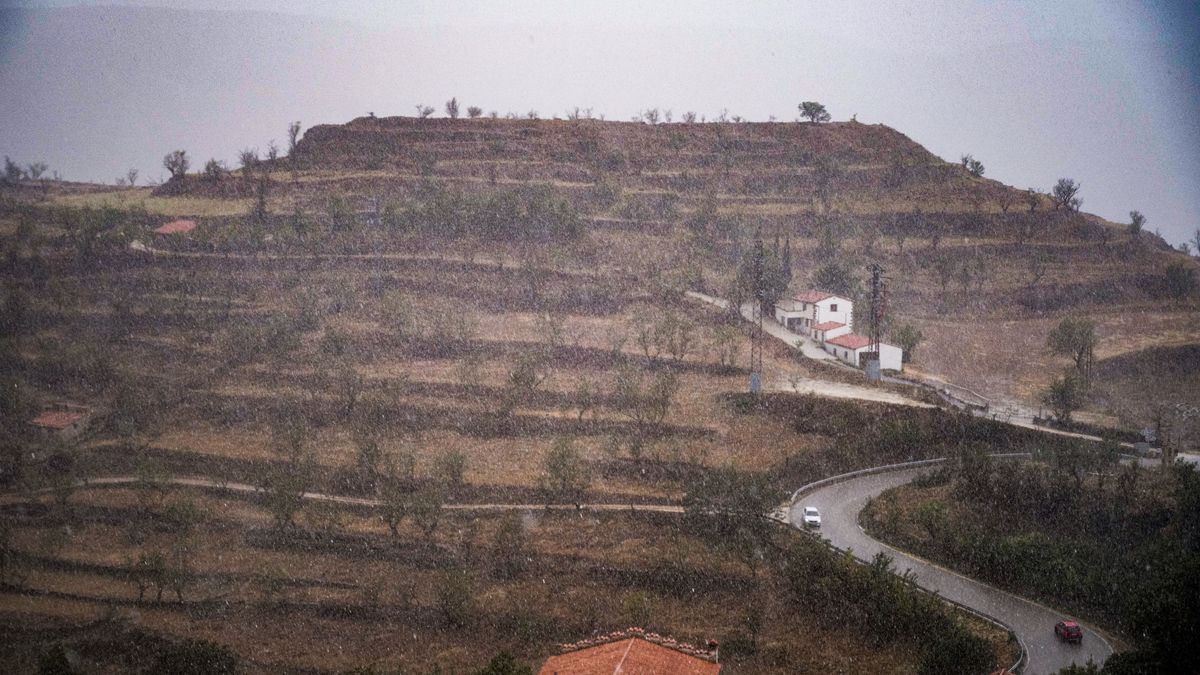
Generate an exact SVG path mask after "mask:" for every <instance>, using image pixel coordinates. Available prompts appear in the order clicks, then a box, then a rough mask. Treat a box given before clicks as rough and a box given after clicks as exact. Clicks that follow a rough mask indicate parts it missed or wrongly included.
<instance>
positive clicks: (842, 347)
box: [825, 333, 904, 372]
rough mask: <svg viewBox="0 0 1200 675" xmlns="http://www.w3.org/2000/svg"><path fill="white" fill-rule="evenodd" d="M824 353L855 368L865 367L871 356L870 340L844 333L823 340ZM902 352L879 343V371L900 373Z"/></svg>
mask: <svg viewBox="0 0 1200 675" xmlns="http://www.w3.org/2000/svg"><path fill="white" fill-rule="evenodd" d="M825 351H827V352H829V353H830V354H833V355H834V356H836V357H837V358H838V359H839V360H841V361H844V362H845V363H848V364H850V365H852V366H854V367H856V368H862V367H863V366H864V365H865V362H866V357H867V355H868V354H871V338H868V337H867V336H865V335H859V334H858V333H846V334H843V335H838V336H837V337H834V338H830V339H828V340H825ZM903 360H904V351H903V350H902V349H900V348H899V347H897V346H895V345H889V344H888V343H886V342H880V343H879V368H880V369H881V370H894V371H897V372H898V371H901V370H903V369H904V365H903Z"/></svg>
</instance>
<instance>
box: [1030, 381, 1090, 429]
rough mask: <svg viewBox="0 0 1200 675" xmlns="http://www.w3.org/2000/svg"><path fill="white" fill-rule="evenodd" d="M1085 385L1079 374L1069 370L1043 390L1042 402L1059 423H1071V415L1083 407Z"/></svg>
mask: <svg viewBox="0 0 1200 675" xmlns="http://www.w3.org/2000/svg"><path fill="white" fill-rule="evenodd" d="M1084 395H1085V385H1084V382H1083V378H1081V377H1080V376H1079V374H1078V373H1076V372H1074V371H1070V370H1068V371H1067V372H1065V373H1063V374H1062V375H1061V376H1059V377H1057V378H1055V379H1054V381H1053V382H1051V383H1050V385H1049V386H1048V387H1046V388H1045V389H1044V390H1042V393H1041V397H1040V398H1041V401H1042V403H1043V404H1045V405H1046V406H1047V407H1049V408H1050V410H1052V411H1053V412H1054V417H1055V418H1056V419H1057V420H1058V421H1059V422H1069V421H1071V413H1072V412H1074V411H1076V410H1078V409H1079V408H1080V406H1082V405H1083V400H1084Z"/></svg>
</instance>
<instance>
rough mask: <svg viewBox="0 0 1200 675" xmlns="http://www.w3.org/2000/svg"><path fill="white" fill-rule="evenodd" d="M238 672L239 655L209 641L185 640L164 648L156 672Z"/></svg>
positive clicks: (208, 674) (206, 674)
mask: <svg viewBox="0 0 1200 675" xmlns="http://www.w3.org/2000/svg"><path fill="white" fill-rule="evenodd" d="M237 671H238V658H237V655H236V654H235V653H234V652H233V650H231V649H230V648H228V647H226V646H224V645H220V644H217V643H215V642H210V641H208V640H194V639H189V640H184V641H183V642H182V643H180V644H178V645H173V646H170V647H166V648H164V650H163V652H162V653H161V654H160V655H159V657H158V665H157V668H156V669H155V672H159V673H170V674H171V675H232V674H233V673H236V672H237Z"/></svg>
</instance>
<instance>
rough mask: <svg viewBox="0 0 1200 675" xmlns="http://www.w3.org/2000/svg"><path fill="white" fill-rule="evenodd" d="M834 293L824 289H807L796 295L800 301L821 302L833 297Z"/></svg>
mask: <svg viewBox="0 0 1200 675" xmlns="http://www.w3.org/2000/svg"><path fill="white" fill-rule="evenodd" d="M832 297H833V293H825V292H823V291H805V292H803V293H801V294H800V295H797V296H796V300H797V301H799V302H820V301H822V300H824V299H825V298H832Z"/></svg>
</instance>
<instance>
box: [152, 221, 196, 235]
mask: <svg viewBox="0 0 1200 675" xmlns="http://www.w3.org/2000/svg"><path fill="white" fill-rule="evenodd" d="M194 229H196V221H194V220H172V221H171V222H169V223H167V224H166V225H163V226H162V227H160V228H158V229H156V230H154V232H155V234H182V233H184V232H191V231H192V230H194Z"/></svg>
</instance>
